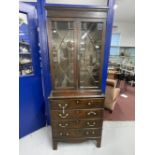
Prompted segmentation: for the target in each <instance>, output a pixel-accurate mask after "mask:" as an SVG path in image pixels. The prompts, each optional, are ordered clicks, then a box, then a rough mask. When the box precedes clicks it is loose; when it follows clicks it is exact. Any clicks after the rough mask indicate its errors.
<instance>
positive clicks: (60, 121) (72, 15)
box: [46, 6, 107, 149]
mask: <svg viewBox="0 0 155 155" xmlns="http://www.w3.org/2000/svg"><path fill="white" fill-rule="evenodd" d="M46 8H47V17H48V43H49V44H48V45H49V56H50V69H51V72H50V75H51V81H52V90H51V93H50V96H49V97H48V99H49V104H50V113H51V117H50V118H51V125H52V135H53V137H52V140H53V149H56V148H57V143H58V142H82V141H84V140H88V139H89V140H96V142H97V147H100V145H101V131H102V119H103V110H104V100H105V96H104V92H103V91H102V89H101V81H103V78H102V75H103V74H102V67H103V64H104V62H103V61H104V58H103V57H104V43H105V25H106V16H107V12H106V11H107V10H106V9H105V8H78V7H71V8H68V7H50V6H49V7H46ZM104 82H105V81H104ZM94 118H96V119H97V120H94V121H92V119H94ZM77 120H78V121H77ZM84 120H87V122H84ZM91 127H94V128H95V129H90V128H91Z"/></svg>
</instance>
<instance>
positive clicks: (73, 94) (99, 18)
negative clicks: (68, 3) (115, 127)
mask: <svg viewBox="0 0 155 155" xmlns="http://www.w3.org/2000/svg"><path fill="white" fill-rule="evenodd" d="M46 9H47V17H48V34H49V37H51V36H50V35H51V30H50V29H49V28H51V26H50V25H49V24H50V22H51V21H73V22H74V23H75V24H76V26H77V27H76V28H75V35H77V36H76V37H75V38H76V39H77V40H76V42H77V44H76V50H75V55H74V59H75V66H74V69H75V79H74V80H75V88H74V89H69V88H67V89H66V88H60V89H57V88H55V86H54V78H53V74H54V73H53V67H52V66H51V73H52V81H53V82H52V83H53V90H52V92H51V94H50V96H49V98H48V99H49V103H50V107H51V108H50V112H51V125H52V123H53V122H57V123H59V121H65V119H63V118H62V119H61V118H59V115H58V112H59V114H60V113H62V112H64V110H63V111H62V109H59V110H58V111H56V110H54V109H52V106H53V105H55V104H56V103H58V105H59V104H61V103H62V102H63V105H64V104H69V107H71V108H70V109H67V110H66V111H65V112H66V113H70V114H69V115H72V117H69V118H70V119H72V120H73V121H74V120H76V118H77V119H79V120H84V121H86V120H88V119H89V117H88V116H87V115H85V113H86V112H89V111H96V113H97V114H98V113H99V114H100V115H96V116H97V119H100V120H101V121H103V115H102V112H103V110H104V98H105V96H104V94H103V93H102V90H101V79H102V75H103V73H102V70H103V64H104V62H103V57H104V49H105V48H104V42H105V40H104V38H105V33H104V32H105V30H106V26H105V25H106V22H104V21H106V20H105V18H106V14H107V10H108V8H75V7H73V8H68V7H66V8H64V7H46ZM82 21H84V22H101V23H103V27H104V29H103V30H102V32H103V33H104V34H103V37H102V43H103V45H102V48H101V64H100V65H101V68H100V83H99V86H100V87H99V88H92V87H88V88H80V87H79V86H80V85H79V77H78V76H79V69H78V67H79V64H78V60H77V55H78V49H79V45H80V44H79V41H80V40H79V38H80V37H79V34H80V33H79V32H80V27H79V26H80V25H81V24H80V22H82ZM49 47H51V44H50V41H49ZM51 61H52V60H51ZM96 98H97V99H99V100H100V103H101V105H102V106H101V107H99V108H95V107H97V105H95V107H92V108H91V107H90V106H89V102H92V103H95V104H97V102H96V100H95V99H96ZM70 100H73V102H70ZM83 100H86V101H87V103H86V106H85V108H83V109H82V108H81V109H78V108H76V106H75V107H74V105H75V104H74V103H75V102H76V103H77V104H78V102H81V103H84V102H83ZM73 110H74V111H75V112H76V111H80V112H83V115H82V116H81V117H80V115H79V116H78V114H75V115H74V112H73ZM52 116H53V117H52ZM96 116H95V117H96ZM90 119H93V117H92V118H90ZM66 121H69V119H68V120H67V119H66ZM95 129H97V130H98V132H97V135H94V136H91V135H90V136H83V137H80V138H78V137H76V138H75V137H71V136H69V137H68V138H64V137H59V136H57V132H59V131H60V128H59V127H52V138H53V139H52V140H53V149H57V143H58V142H82V141H85V140H89V139H90V140H96V142H97V147H100V146H101V136H102V133H101V131H102V125H100V126H97V127H96V128H94V130H95ZM68 130H69V131H70V130H73V129H72V128H70V129H68ZM76 130H80V131H81V133H82V132H83V131H84V130H87V128H85V127H84V128H79V129H75V131H76ZM92 130H93V129H90V132H91V131H92ZM75 133H76V132H75ZM75 133H74V134H75ZM81 133H80V134H81Z"/></svg>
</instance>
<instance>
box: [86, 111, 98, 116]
mask: <svg viewBox="0 0 155 155" xmlns="http://www.w3.org/2000/svg"><path fill="white" fill-rule="evenodd" d="M87 115H89V116H90V115H96V112H94V111H90V112H88V113H87Z"/></svg>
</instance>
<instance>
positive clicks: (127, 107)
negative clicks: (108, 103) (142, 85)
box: [104, 86, 135, 121]
mask: <svg viewBox="0 0 155 155" xmlns="http://www.w3.org/2000/svg"><path fill="white" fill-rule="evenodd" d="M124 94H125V95H127V96H128V97H127V98H124V97H122V96H119V98H118V102H117V103H116V105H115V109H114V111H113V113H109V112H108V111H105V113H104V120H111V121H134V120H135V87H131V86H127V91H126V92H125V93H124Z"/></svg>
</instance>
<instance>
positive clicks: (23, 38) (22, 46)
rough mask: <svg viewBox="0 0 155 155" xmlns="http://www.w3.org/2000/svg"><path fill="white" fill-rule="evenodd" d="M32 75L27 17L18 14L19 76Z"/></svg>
mask: <svg viewBox="0 0 155 155" xmlns="http://www.w3.org/2000/svg"><path fill="white" fill-rule="evenodd" d="M31 74H33V65H32V54H31V48H30V40H29V31H28V21H27V15H26V14H24V13H19V75H20V76H22V75H31Z"/></svg>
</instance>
